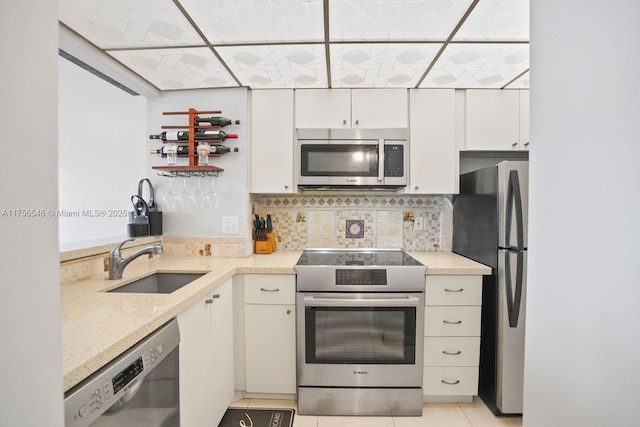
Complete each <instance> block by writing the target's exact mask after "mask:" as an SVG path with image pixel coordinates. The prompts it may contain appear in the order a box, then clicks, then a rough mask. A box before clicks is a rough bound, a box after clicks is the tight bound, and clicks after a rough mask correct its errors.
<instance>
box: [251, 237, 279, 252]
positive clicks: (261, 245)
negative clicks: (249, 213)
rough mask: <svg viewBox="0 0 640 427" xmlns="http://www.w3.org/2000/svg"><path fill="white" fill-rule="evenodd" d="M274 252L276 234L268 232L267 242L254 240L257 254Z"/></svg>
mask: <svg viewBox="0 0 640 427" xmlns="http://www.w3.org/2000/svg"><path fill="white" fill-rule="evenodd" d="M275 250H276V233H275V232H274V231H270V232H268V233H267V240H256V250H255V253H257V254H270V253H272V252H275Z"/></svg>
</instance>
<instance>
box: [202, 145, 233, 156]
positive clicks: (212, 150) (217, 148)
mask: <svg viewBox="0 0 640 427" xmlns="http://www.w3.org/2000/svg"><path fill="white" fill-rule="evenodd" d="M231 152H234V153H237V152H238V147H227V146H226V145H210V146H209V154H227V153H231Z"/></svg>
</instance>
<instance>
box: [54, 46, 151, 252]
mask: <svg viewBox="0 0 640 427" xmlns="http://www.w3.org/2000/svg"><path fill="white" fill-rule="evenodd" d="M58 66H59V78H58V81H59V87H58V90H59V103H58V108H59V110H58V114H59V122H58V123H59V129H58V135H59V150H58V155H59V173H58V176H59V180H60V189H59V206H60V211H61V213H62V216H61V217H60V220H59V227H60V228H59V231H60V244H61V245H65V244H69V243H75V244H78V242H84V241H88V240H94V239H102V238H111V237H113V239H112V240H113V241H117V240H122V239H125V238H126V236H127V223H128V222H129V221H128V218H127V216H126V212H128V211H130V210H132V207H131V201H130V197H131V195H133V194H136V192H137V190H138V181H139V180H140V179H141V178H143V177H144V175H145V171H146V156H145V151H144V148H145V145H146V139H147V135H146V129H147V126H146V114H147V113H146V111H147V100H146V98H145V97H143V96H132V95H130V94H128V93H126V92H124V91H123V90H121V89H118V88H117V87H115V86H113V85H112V84H110V83H107V82H105V81H104V80H102V79H100V78H98V77H96V76H94V75H93V74H91V73H89V72H88V71H86V70H83V69H82V68H80V67H79V66H77V65H75V64H73V63H71V62H69V61H68V60H66V59H64V58H62V57H59V59H58ZM86 211H90V213H91V215H89V214H88V213H86ZM123 212H124V213H125V216H122V215H121V214H122V213H123ZM66 213H70V214H72V215H75V214H79V216H71V217H67V216H64V214H66ZM103 214H104V216H102V215H103ZM90 245H91V244H90V243H87V246H90Z"/></svg>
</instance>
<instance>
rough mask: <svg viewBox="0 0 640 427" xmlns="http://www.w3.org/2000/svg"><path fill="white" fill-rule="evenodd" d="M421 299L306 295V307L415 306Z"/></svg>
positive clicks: (410, 297)
mask: <svg viewBox="0 0 640 427" xmlns="http://www.w3.org/2000/svg"><path fill="white" fill-rule="evenodd" d="M419 302H420V300H419V299H418V298H417V297H412V296H406V295H405V296H401V297H384V298H323V297H310V296H306V297H304V305H305V307H415V306H416V305H418V304H419Z"/></svg>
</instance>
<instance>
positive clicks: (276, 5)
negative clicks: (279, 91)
mask: <svg viewBox="0 0 640 427" xmlns="http://www.w3.org/2000/svg"><path fill="white" fill-rule="evenodd" d="M181 4H182V5H183V7H184V8H185V10H186V11H187V12H188V13H189V15H190V16H191V17H192V18H193V20H194V22H195V23H196V24H197V25H198V27H199V28H200V30H202V32H203V33H204V34H205V36H206V37H207V39H208V40H209V42H210V43H212V44H214V45H216V44H234V43H265V42H301V41H315V42H317V41H324V18H323V8H322V0H270V1H269V0H262V1H249V0H243V1H236V0H216V1H211V0H182V1H181Z"/></svg>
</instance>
